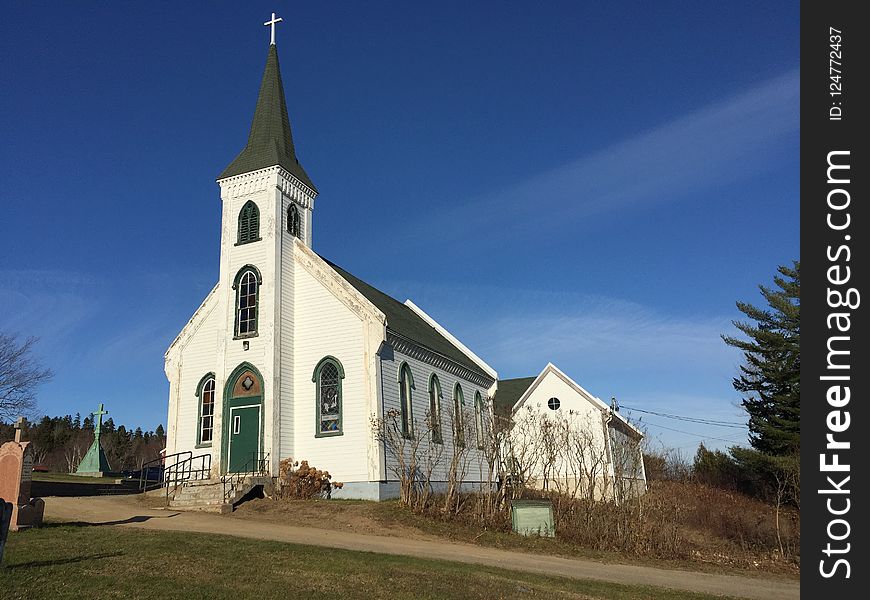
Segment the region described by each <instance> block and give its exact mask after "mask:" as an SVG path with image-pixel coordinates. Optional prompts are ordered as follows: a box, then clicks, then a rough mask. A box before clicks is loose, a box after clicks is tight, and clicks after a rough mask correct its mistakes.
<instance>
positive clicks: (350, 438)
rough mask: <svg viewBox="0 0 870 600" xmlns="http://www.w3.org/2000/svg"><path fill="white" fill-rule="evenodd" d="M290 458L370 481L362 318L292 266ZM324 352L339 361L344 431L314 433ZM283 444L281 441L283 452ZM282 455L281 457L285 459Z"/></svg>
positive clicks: (341, 476)
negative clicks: (318, 376)
mask: <svg viewBox="0 0 870 600" xmlns="http://www.w3.org/2000/svg"><path fill="white" fill-rule="evenodd" d="M293 288H294V304H295V306H294V311H293V313H294V317H293V354H294V358H293V365H292V376H293V384H292V394H293V395H292V396H291V398H290V401H289V402H288V401H287V399H284V401H283V406H285V407H286V406H292V416H291V417H290V420H289V421H288V422H289V424H290V425H291V427H292V439H293V446H292V448H293V450H292V458H294V459H296V460H307V461H308V462H309V464H310V465H312V466H314V467H317V468H318V469H324V470H327V471H329V472H330V473H331V474H332V475H333V480H334V481H344V482H349V481H369V480H370V473H369V467H368V465H369V457H368V447H369V443H368V440H369V436H370V435H371V431H370V427H369V414H368V413H369V407H370V406H371V405H372V402H371V399H370V398H369V397H368V395H369V392H368V389H367V387H366V385H365V369H366V368H367V365H366V354H367V349H366V347H365V343H366V342H365V334H364V330H365V329H364V328H365V324H364V322H363V319H362V318H360V316H358V315H357V314H355V313H354V312H353V311H352V310H351V309H350V308H349V307H348V306H346V305H345V304H344V303H343V302H342V301H341V300H340V299H339V298H337V297H336V296H335V295H334V294H333V292H332V291H330V290H329V289H328V287H327V286H326V285H324V283H323V282H321V281H320V280H319V279H318V278H316V277H315V276H314V275H312V274H311V273H310V272H309V271H308V270H306V269H305V268H304V267H303V266H302V265H300V264H296V265H295V266H294V286H293ZM326 356H333V357H335V358H336V359H338V360H339V361H340V362H341V365H342V367H343V369H344V373H345V377H344V380H343V381H342V426H343V433H342V435H337V436H330V437H320V438H318V437H315V434H316V426H317V424H316V414H317V413H316V407H317V405H316V402H317V398H316V397H315V395H316V384H315V383H314V382H313V381H312V380H311V378H312V375H313V374H314V368H315V367H316V366H317V364H318V363H319V362H320V360H321V359H323V358H324V357H326ZM283 449H284V446H283V445H282V450H283ZM287 457H288V456H282V457H281V458H282V459H283V458H287Z"/></svg>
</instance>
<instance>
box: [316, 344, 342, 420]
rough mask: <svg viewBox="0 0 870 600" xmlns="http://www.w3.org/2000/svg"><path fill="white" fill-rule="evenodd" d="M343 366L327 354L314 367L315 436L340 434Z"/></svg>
mask: <svg viewBox="0 0 870 600" xmlns="http://www.w3.org/2000/svg"><path fill="white" fill-rule="evenodd" d="M342 379H344V368H343V367H342V366H341V363H340V362H339V361H338V359H337V358H334V357H332V356H327V357H325V358H323V359H321V361H320V362H319V363H317V366H316V367H314V375H313V376H312V378H311V381H314V382H315V383H317V398H316V403H317V431H316V432H315V436H316V437H325V436H330V435H341V434H342V423H341V409H342V404H341V380H342Z"/></svg>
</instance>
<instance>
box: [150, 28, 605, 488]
mask: <svg viewBox="0 0 870 600" xmlns="http://www.w3.org/2000/svg"><path fill="white" fill-rule="evenodd" d="M279 20H280V19H275V17H274V15H273V18H272V21H271V22H269V23H267V24H269V25H271V27H272V43H271V44H270V46H269V51H268V56H267V58H266V67H265V72H264V74H263V79H262V83H261V85H260V91H259V96H258V98H257V104H256V108H255V110H254V116H253V120H252V123H251V130H250V134H249V136H248V141H247V144H246V145H245V147H244V148H243V149H242V151H241V152H240V153H239V155H238V156H236V158H235V159H234V160H233V161H232V162H231V163H230V164H229V166H227V167H226V168H225V169H224V170H223V172H222V173H221V174H220V176H219V177H218V179H217V183H218V185H219V186H220V194H221V200H222V214H221V244H220V269H219V279H218V282H217V284H216V285H215V286H214V288H213V289H212V290H211V292H210V293H209V294H208V296H206V298H205V299H204V300H203V302H202V304H201V305H200V306H199V308H197V309H196V311H195V312H194V314H193V316H192V317H191V319H190V321H189V322H188V323H187V324H186V325H185V326H184V328H183V329H182V330H181V332H180V333H179V334H178V336H177V337H176V338H175V340H174V341H173V342H172V343H171V345H170V346H169V349H168V350H167V352H166V355H165V372H166V376H167V378H168V380H169V411H168V421H167V425H168V426H167V448H166V450H165V453H166V455H167V456H168V457H169V456H173V455H174V456H176V457H178V456H179V453H186V456H194V457H205V458H207V459H208V460H207V461H205V462H201V464H205V465H207V469H208V471H209V472H208V477H210V478H211V480H212V481H215V480H219V478H220V477H221V476H223V475H226V474H232V473H240V472H245V471H250V470H251V469H252V467H253V466H255V465H256V466H258V467H260V468H261V469H262V470H263V471H265V472H266V473H269V474H277V473H278V464H279V462H280V461H281V460H282V459H286V458H288V457H292V458H294V459H297V460H301V459H304V460H307V461H309V463H310V464H311V465H313V466H316V467H317V468H321V469H326V470H328V471H329V472H330V473H331V474H332V475H333V479H334V480H335V481H341V482H342V483H343V484H344V487H343V488H342V489H341V490H340V495H341V497H346V498H367V499H374V500H378V499H384V498H389V497H395V496H396V495H397V494H398V483H397V481H396V476H395V474H394V470H393V469H392V465H390V464H388V461H389V460H390V457H389V455H388V452H387V451H386V450H385V447H384V444H383V443H382V442H381V441H379V439H378V436H377V435H375V432H374V430H373V428H372V420H373V419H379V418H383V417H384V415H386V414H388V413H389V414H393V415H398V418H399V420H400V422H401V429H402V434H403V435H404V436H407V437H408V438H413V436H414V435H415V429H416V428H418V427H419V424H420V423H422V422H424V421H426V420H428V421H429V422H430V423H431V422H432V421H435V424H436V426H435V427H434V428H432V429H437V431H438V432H439V433H440V432H442V431H443V434H442V435H439V438H440V440H439V441H440V443H443V444H445V445H450V444H452V443H453V441H454V440H455V436H454V435H451V432H450V427H451V425H452V423H453V422H455V421H456V418H455V416H456V415H457V411H458V414H459V415H461V414H467V415H469V416H470V417H471V419H473V425H470V426H469V428H468V430H469V431H472V432H473V434H472V435H477V436H479V438H480V441H481V442H480V443H478V444H469V446H470V447H471V449H470V451H469V456H470V467H469V471H468V474H467V477H466V481H468V482H471V483H474V482H475V481H478V482H479V481H483V480H484V479H485V476H484V474H485V470H486V465H485V459H484V456H483V452H482V451H481V450H479V449H478V446H479V445H481V444H482V440H483V438H484V436H485V435H486V431H487V430H488V428H489V427H491V426H492V419H493V405H494V402H493V399H494V398H497V390H498V387H499V384H498V374H497V373H496V371H495V370H494V369H493V368H492V367H490V366H489V365H488V364H487V363H486V362H484V361H483V360H482V359H481V358H480V357H478V356H477V355H476V354H474V353H473V352H472V351H471V350H470V349H469V348H467V347H466V346H465V345H463V344H462V343H461V342H460V341H459V340H458V339H456V337H454V336H453V335H451V334H450V332H448V331H447V330H446V329H445V328H444V327H442V326H441V325H440V324H439V323H437V322H436V321H435V320H434V319H432V318H431V317H430V316H429V315H427V314H426V313H425V312H424V311H423V310H422V309H421V308H419V307H418V306H416V305H415V304H414V303H412V302H411V301H410V300H408V301H405V302H404V303H402V302H399V301H398V300H395V299H394V298H391V297H390V296H388V295H387V294H385V293H383V292H381V291H379V290H378V289H376V288H374V287H373V286H371V285H369V284H367V283H365V282H364V281H363V280H361V279H359V278H357V277H355V276H354V275H352V274H350V273H348V272H347V271H345V270H344V269H342V268H341V267H339V266H338V265H335V264H333V263H332V262H330V261H329V260H327V259H326V258H324V257H322V256H320V255H319V254H317V253H316V252H315V251H314V250H313V248H312V238H313V230H314V209H315V205H316V202H315V201H316V198H317V194H318V192H317V188H316V186H315V184H314V182H313V181H312V179H311V178H310V177H309V176H308V174H307V173H306V171H305V169H303V167H302V165H301V164H300V163H299V160H298V159H297V157H296V150H295V147H294V143H293V137H292V133H291V129H290V120H289V117H288V113H287V106H286V102H285V97H284V88H283V84H282V82H281V72H280V68H279V64H278V52H277V47H276V45H275V41H274V27H275V23H277V22H278V21H279ZM597 408H600V407H597ZM450 411H453V412H450ZM451 417H453V418H451ZM601 435H602V436H606V435H607V428H606V427H605V428H604V429H602V431H601ZM182 456H183V455H182ZM172 460H178V458H176V459H172ZM172 460H170V459H167V465H169V464H170V463H171V462H172ZM443 477H444V474H443V473H439V472H437V471H436V472H435V473H433V477H432V480H433V481H437V480H439V478H441V480H442V481H443Z"/></svg>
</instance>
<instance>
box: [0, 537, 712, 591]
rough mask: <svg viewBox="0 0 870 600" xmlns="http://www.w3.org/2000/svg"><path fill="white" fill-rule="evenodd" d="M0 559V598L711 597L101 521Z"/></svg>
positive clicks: (13, 548)
mask: <svg viewBox="0 0 870 600" xmlns="http://www.w3.org/2000/svg"><path fill="white" fill-rule="evenodd" d="M334 535H340V533H334ZM4 564H5V568H0V590H2V591H3V593H2V596H3V598H4V600H5V599H12V598H52V599H56V598H88V599H91V598H134V597H135V598H184V599H185V600H191V599H196V598H315V597H332V598H365V599H368V598H390V599H405V598H407V599H409V600H410V599H413V600H418V599H423V598H438V599H442V598H444V599H450V598H541V599H544V598H546V599H547V600H552V599H554V598H594V599H598V598H606V599H614V600H622V599H626V600H627V599H634V598H656V599H663V600H694V599H709V598H714V596H708V595H703V594H695V593H690V592H677V591H669V590H662V589H659V588H652V587H642V586H626V585H618V584H612V583H605V582H598V581H578V580H571V579H562V578H556V577H546V576H541V575H535V574H529V573H518V572H513V571H508V570H504V569H496V568H489V567H482V566H476V565H467V564H462V563H452V562H446V561H436V560H425V559H417V558H409V557H401V556H391V555H384V554H374V553H370V552H352V551H348V550H335V549H329V548H320V547H313V546H301V545H295V544H286V543H280V542H268V541H255V540H247V539H241V538H233V537H226V536H209V535H203V534H191V533H176V532H157V531H145V530H140V529H132V528H123V527H106V526H83V527H80V526H71V525H51V524H50V525H48V526H45V527H43V528H41V529H35V530H29V531H22V532H17V533H11V534H10V536H9V541H8V543H7V546H6V556H5V560H4Z"/></svg>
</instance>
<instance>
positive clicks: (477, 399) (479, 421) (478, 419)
mask: <svg viewBox="0 0 870 600" xmlns="http://www.w3.org/2000/svg"><path fill="white" fill-rule="evenodd" d="M474 429H475V432H476V434H477V449H478V450H483V449H484V443H483V442H484V439H483V396H482V395H481V394H480V390H475V391H474Z"/></svg>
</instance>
